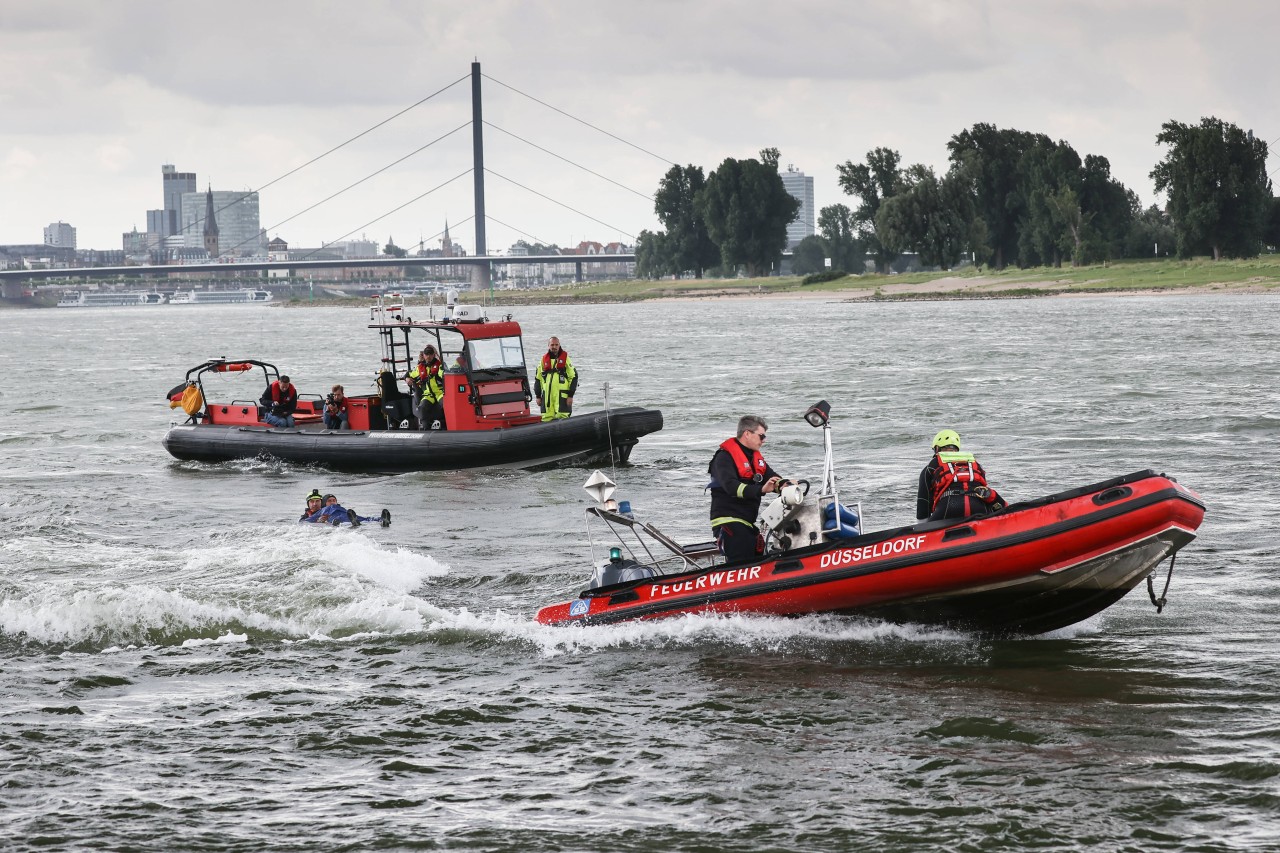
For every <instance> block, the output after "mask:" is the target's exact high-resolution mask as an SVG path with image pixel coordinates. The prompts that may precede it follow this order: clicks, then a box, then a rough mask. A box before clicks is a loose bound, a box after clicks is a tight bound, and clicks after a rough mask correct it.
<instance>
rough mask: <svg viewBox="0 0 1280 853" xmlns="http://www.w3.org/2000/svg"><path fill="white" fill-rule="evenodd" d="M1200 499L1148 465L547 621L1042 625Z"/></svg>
mask: <svg viewBox="0 0 1280 853" xmlns="http://www.w3.org/2000/svg"><path fill="white" fill-rule="evenodd" d="M1203 518H1204V504H1203V502H1201V500H1200V498H1199V497H1198V496H1197V495H1195V493H1193V492H1191V491H1189V490H1188V489H1186V488H1184V487H1182V486H1181V485H1179V484H1177V483H1176V482H1174V481H1173V480H1171V479H1169V478H1167V477H1164V476H1162V475H1157V474H1155V473H1154V472H1152V471H1140V472H1137V473H1134V474H1130V475H1127V476H1125V477H1118V478H1115V479H1113V480H1108V481H1106V482H1103V483H1098V484H1095V485H1092V486H1086V487H1083V488H1080V489H1074V490H1071V491H1068V492H1062V493H1059V494H1056V495H1050V496H1047V497H1045V498H1041V499H1039V500H1036V501H1029V502H1026V503H1022V504H1015V505H1014V506H1011V507H1009V508H1008V509H1007V510H1006V511H1004V512H1001V513H999V514H997V515H994V516H989V517H987V518H981V519H966V520H960V521H938V522H925V523H922V524H917V525H915V526H912V527H904V528H898V529H896V530H889V531H883V532H879V533H871V534H866V535H863V536H859V537H857V538H854V539H847V540H841V541H835V542H829V543H820V544H815V545H812V546H809V547H806V548H801V549H797V550H795V551H790V552H786V553H784V554H780V555H777V556H774V557H771V558H767V559H763V560H760V561H758V562H755V563H750V564H737V565H731V566H715V567H713V568H700V569H696V570H691V571H685V572H681V573H679V574H676V575H664V576H661V577H655V578H648V579H645V580H643V581H636V582H629V583H626V584H617V585H614V586H612V587H603V588H599V589H592V590H587V591H584V592H583V593H582V595H580V596H579V598H578V599H576V600H574V601H570V602H565V603H563V604H557V605H552V606H550V607H547V608H544V609H543V610H542V611H540V612H539V614H538V621H540V622H543V623H546V624H567V623H581V624H602V623H610V622H619V621H625V620H630V619H652V618H660V617H665V616H673V615H677V614H682V613H759V614H770V615H779V616H796V615H804V614H811V613H835V614H845V615H859V616H866V617H872V618H881V619H887V620H891V621H896V622H912V623H919V624H928V625H947V626H957V627H965V628H971V629H975V630H979V631H984V632H992V633H998V634H1037V633H1043V632H1045V631H1052V630H1055V629H1058V628H1062V627H1065V626H1067V625H1072V624H1075V623H1077V622H1079V621H1081V620H1083V619H1086V618H1088V617H1090V616H1092V615H1094V614H1096V613H1098V612H1101V611H1102V610H1104V609H1106V608H1107V607H1109V606H1111V605H1112V604H1114V603H1115V602H1116V601H1118V600H1119V599H1120V598H1122V597H1124V595H1125V594H1126V593H1128V592H1129V590H1131V589H1132V588H1133V587H1134V586H1136V585H1138V584H1139V583H1141V582H1142V580H1143V579H1144V578H1146V577H1147V576H1148V575H1149V574H1150V573H1151V572H1152V571H1153V570H1154V568H1155V567H1156V566H1157V565H1158V564H1159V563H1160V562H1161V561H1162V560H1165V559H1166V558H1169V557H1171V556H1172V555H1173V554H1174V553H1176V552H1177V551H1178V549H1180V548H1182V547H1183V546H1185V545H1186V544H1187V543H1189V542H1190V541H1191V540H1193V539H1194V538H1195V531H1196V529H1197V528H1198V527H1199V525H1200V523H1201V521H1202V520H1203Z"/></svg>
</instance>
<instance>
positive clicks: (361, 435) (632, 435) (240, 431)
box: [163, 407, 662, 473]
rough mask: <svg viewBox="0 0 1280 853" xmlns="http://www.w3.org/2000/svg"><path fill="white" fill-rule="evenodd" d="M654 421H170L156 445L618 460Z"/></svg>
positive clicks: (375, 456)
mask: <svg viewBox="0 0 1280 853" xmlns="http://www.w3.org/2000/svg"><path fill="white" fill-rule="evenodd" d="M660 429H662V412H660V411H658V410H656V409H642V408H639V407H627V408H620V409H614V410H612V411H611V412H608V413H606V412H592V413H587V414H581V415H574V416H573V417H571V418H564V419H561V420H555V421H549V422H546V423H535V424H527V425H522V426H515V427H509V428H505V429H488V430H456V431H454V430H432V431H425V432H418V431H415V430H316V429H281V428H276V427H266V426H236V425H216V424H194V425H182V426H174V427H172V428H170V430H169V431H168V433H166V434H165V437H164V442H163V443H164V447H165V449H166V450H168V451H169V453H170V454H171V455H172V456H174V457H175V458H177V459H183V460H191V461H198V462H227V461H231V460H235V459H254V458H274V459H280V460H283V461H286V462H294V463H299V464H305V465H322V466H325V467H327V468H332V469H334V470H337V471H349V472H355V473H398V472H405V471H449V470H460V469H466V468H490V467H514V468H537V467H549V466H555V465H570V464H587V465H589V464H599V463H601V462H603V463H606V464H607V462H608V461H609V460H610V458H612V459H613V460H614V461H615V462H626V461H627V459H628V457H629V456H630V453H631V449H632V448H633V447H634V446H635V445H636V442H637V441H639V439H640V438H641V437H642V436H644V435H648V434H649V433H651V432H656V431H658V430H660Z"/></svg>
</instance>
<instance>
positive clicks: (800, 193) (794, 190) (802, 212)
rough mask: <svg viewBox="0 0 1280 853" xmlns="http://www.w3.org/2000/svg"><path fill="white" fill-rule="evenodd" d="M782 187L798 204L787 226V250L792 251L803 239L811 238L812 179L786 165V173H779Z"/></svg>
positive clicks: (793, 167)
mask: <svg viewBox="0 0 1280 853" xmlns="http://www.w3.org/2000/svg"><path fill="white" fill-rule="evenodd" d="M780 176H781V177H782V186H783V188H785V189H786V191H787V193H788V194H789V195H790V196H791V197H792V198H794V199H796V200H797V201H799V202H800V209H799V210H798V211H796V218H795V219H793V220H791V223H790V224H789V225H787V248H788V249H793V248H795V245H796V244H797V243H799V242H800V241H801V240H803V239H804V238H805V237H811V236H813V234H814V230H813V178H810V177H808V176H807V175H805V173H804V172H797V171H796V168H795V166H792V165H790V164H788V165H787V171H785V172H781V173H780Z"/></svg>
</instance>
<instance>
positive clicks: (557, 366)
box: [542, 350, 569, 376]
mask: <svg viewBox="0 0 1280 853" xmlns="http://www.w3.org/2000/svg"><path fill="white" fill-rule="evenodd" d="M568 366H569V353H567V352H565V351H564V350H560V354H559V355H558V356H556V360H555V361H554V362H552V361H551V353H549V352H544V353H543V354H542V373H543V375H544V376H545V375H546V374H548V373H550V372H551V371H553V370H559V371H562V372H563V371H564V370H565V369H566V368H567V367H568Z"/></svg>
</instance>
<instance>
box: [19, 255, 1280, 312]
mask: <svg viewBox="0 0 1280 853" xmlns="http://www.w3.org/2000/svg"><path fill="white" fill-rule="evenodd" d="M1272 292H1280V255H1264V256H1261V257H1259V258H1254V259H1250V260H1243V261H1216V262H1215V261H1210V260H1206V259H1195V260H1189V261H1179V260H1169V259H1161V260H1151V261H1124V262H1121V263H1115V264H1104V265H1100V266H1091V267H1079V268H1074V269H1073V268H1071V267H1062V268H1054V267H1039V268H1034V269H1026V270H1020V269H1006V270H999V271H995V270H990V269H987V270H977V269H974V268H968V269H965V270H960V271H945V272H922V273H910V274H904V275H875V274H868V275H861V276H853V275H851V276H845V277H843V278H840V279H836V280H834V281H825V282H817V283H814V284H805V283H804V279H803V278H802V277H799V276H786V277H769V278H742V279H710V278H708V279H679V280H676V279H663V280H659V281H650V280H643V279H633V280H628V281H597V282H581V283H573V284H566V285H560V286H558V287H549V288H538V289H536V290H497V289H495V290H492V291H488V292H486V293H484V294H483V295H481V294H480V293H474V294H471V295H468V293H467V292H466V291H463V292H462V298H463V299H465V300H475V301H483V302H485V303H487V304H491V305H495V306H499V307H516V306H520V305H560V304H577V303H600V302H641V301H650V300H687V299H694V300H708V299H770V298H772V299H821V300H826V301H831V300H841V301H846V300H872V301H886V302H892V301H915V300H933V299H1026V298H1032V297H1048V296H1081V295H1091V296H1092V295H1137V294H1155V295H1159V294H1170V293H1179V294H1243V293H1272ZM46 302H47V304H45V303H46ZM273 304H274V305H277V306H286V307H307V306H328V307H332V306H335V305H355V304H367V297H357V296H348V297H343V296H337V295H329V294H327V293H326V294H325V295H317V294H307V295H306V296H293V297H284V298H279V299H277V300H276V301H275V302H274V303H273ZM51 306H52V302H51V301H47V300H46V301H42V300H40V299H39V298H38V297H37V298H30V297H28V298H26V299H23V300H3V299H0V309H3V308H38V307H51Z"/></svg>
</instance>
